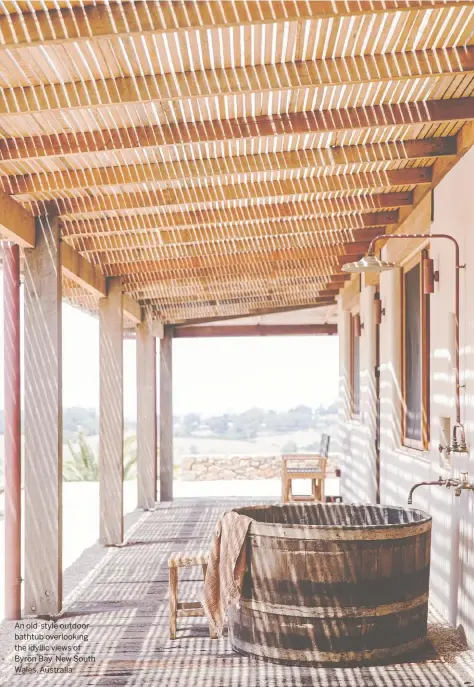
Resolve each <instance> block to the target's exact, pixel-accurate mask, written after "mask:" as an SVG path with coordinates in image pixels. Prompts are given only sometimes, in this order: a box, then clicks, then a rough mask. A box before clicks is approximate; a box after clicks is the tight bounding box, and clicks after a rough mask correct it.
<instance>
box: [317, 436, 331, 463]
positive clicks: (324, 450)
mask: <svg viewBox="0 0 474 687" xmlns="http://www.w3.org/2000/svg"><path fill="white" fill-rule="evenodd" d="M330 442H331V437H330V436H329V434H322V435H321V446H320V448H319V455H320V456H323V458H327V457H328V455H329V444H330Z"/></svg>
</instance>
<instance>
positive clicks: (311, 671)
mask: <svg viewBox="0 0 474 687" xmlns="http://www.w3.org/2000/svg"><path fill="white" fill-rule="evenodd" d="M238 503H239V504H242V501H241V500H239V502H238ZM235 505H237V501H234V502H232V501H230V500H228V499H226V500H221V501H216V500H214V501H205V500H202V499H201V500H199V499H198V500H194V501H193V500H191V499H181V500H177V501H175V502H174V503H171V504H160V505H159V506H158V507H157V509H156V511H154V512H149V513H144V514H143V515H141V517H138V518H137V517H135V522H134V524H132V526H131V527H130V528H129V529H128V533H127V538H126V542H125V545H124V546H123V547H121V548H117V549H108V550H106V551H105V550H104V549H99V547H98V546H97V547H94V548H93V549H91V550H89V551H88V552H86V553H85V554H84V555H85V558H84V560H83V561H82V563H81V564H80V566H81V565H82V572H87V571H88V572H87V574H86V575H85V577H84V579H83V580H82V582H81V583H80V584H79V585H78V586H77V587H76V589H75V590H74V591H73V592H72V594H70V595H69V597H68V599H67V602H66V607H65V610H64V614H63V617H62V618H61V622H75V623H88V624H89V626H90V627H89V630H88V634H89V638H88V641H87V642H86V643H85V644H84V645H83V650H82V653H83V654H84V655H91V656H93V657H94V658H95V662H94V663H86V664H77V665H75V666H73V672H72V673H71V674H42V675H39V674H36V675H34V674H30V675H19V674H15V672H14V668H15V662H14V656H12V655H10V656H7V655H6V654H5V653H4V659H5V661H4V664H3V667H2V669H1V672H0V674H1V679H2V680H3V682H0V684H2V685H5V686H8V687H36V686H38V687H43V686H44V687H52V686H54V687H56V686H58V687H59V686H60V687H65V686H66V685H67V686H68V687H92V686H100V687H152V686H153V687H155V686H157V687H158V686H160V687H240V686H241V685H242V687H244V686H245V687H277V686H278V687H290V686H291V687H293V686H294V687H308V686H309V685H318V686H319V687H329V686H330V687H379V686H381V687H454V686H455V685H456V686H458V685H463V686H464V687H467V686H469V685H472V686H473V687H474V651H469V650H463V649H461V648H459V646H458V638H457V635H456V632H455V631H454V630H452V629H450V628H448V627H446V626H443V624H442V622H440V619H439V618H437V617H436V615H435V614H432V618H431V620H432V623H433V624H432V626H431V636H432V637H433V639H434V640H435V644H436V646H437V647H438V652H437V651H436V650H431V651H430V652H428V653H427V654H426V655H425V656H423V657H421V658H420V660H419V661H418V662H416V663H412V662H410V663H400V664H396V665H391V666H383V667H366V668H351V669H349V668H298V667H285V666H278V665H274V664H271V663H264V662H261V661H257V660H254V659H251V658H246V657H243V656H239V655H237V654H235V653H234V652H233V651H232V649H231V647H230V645H229V643H228V640H227V638H226V637H224V638H222V639H220V640H213V641H211V640H210V639H209V635H208V628H207V624H206V622H205V620H204V619H203V618H183V619H179V621H178V623H179V624H178V637H177V639H176V640H175V641H170V640H169V638H168V568H167V561H168V557H169V555H170V553H171V552H172V551H176V550H183V549H189V550H191V549H200V548H203V547H207V545H208V543H209V540H210V538H211V536H212V532H213V530H214V527H215V523H216V520H217V518H218V516H219V514H220V513H221V512H222V511H224V510H225V509H226V508H229V507H232V506H235ZM88 569H89V570H88ZM70 582H71V580H69V581H68V577H67V576H66V583H67V584H70ZM200 589H201V581H200V571H199V570H195V571H194V570H193V571H184V572H182V574H181V577H180V596H182V597H183V599H184V600H186V599H189V600H192V599H196V598H198V595H199V591H200ZM12 632H13V625H12V624H11V623H4V624H3V626H2V628H1V634H2V635H3V638H4V639H5V638H6V637H7V635H8V636H9V637H10V638H11V635H12ZM0 639H1V638H0ZM16 665H18V664H16Z"/></svg>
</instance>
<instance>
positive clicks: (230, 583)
mask: <svg viewBox="0 0 474 687" xmlns="http://www.w3.org/2000/svg"><path fill="white" fill-rule="evenodd" d="M251 522H252V519H251V518H248V517H247V516H246V515H239V513H236V512H234V511H228V512H227V513H224V515H222V516H221V517H220V518H219V521H218V523H217V529H216V532H215V533H214V537H213V540H212V545H211V550H210V552H209V560H208V564H207V572H206V579H205V582H204V592H203V598H202V605H203V608H204V612H205V614H206V616H207V618H208V620H209V624H210V625H211V627H212V628H213V629H214V630H215V632H216V634H217V636H218V637H220V636H221V635H222V630H223V628H224V623H225V620H226V616H227V610H228V608H229V606H232V605H235V606H238V605H239V601H240V597H241V594H242V584H243V581H244V575H245V571H246V567H247V556H246V553H247V546H246V540H247V533H248V529H249V527H250V523H251Z"/></svg>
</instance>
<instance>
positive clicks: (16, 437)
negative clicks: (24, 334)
mask: <svg viewBox="0 0 474 687" xmlns="http://www.w3.org/2000/svg"><path fill="white" fill-rule="evenodd" d="M3 312H4V376H5V379H4V383H5V390H4V393H5V550H6V552H7V555H6V556H5V618H6V620H19V619H20V618H21V410H20V408H21V371H20V247H19V246H18V245H16V244H12V243H8V242H6V241H5V242H4V243H3Z"/></svg>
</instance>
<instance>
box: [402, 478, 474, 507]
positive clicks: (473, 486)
mask: <svg viewBox="0 0 474 687" xmlns="http://www.w3.org/2000/svg"><path fill="white" fill-rule="evenodd" d="M423 486H438V487H446V488H447V489H450V488H451V487H454V490H455V491H454V495H455V496H461V492H462V491H463V489H467V490H468V491H474V483H472V482H469V478H468V474H467V472H461V477H460V478H459V477H448V478H447V479H443V478H442V477H439V478H438V479H437V480H436V482H419V483H418V484H414V485H413V486H412V488H411V489H410V493H409V494H408V504H409V505H411V504H412V503H413V492H414V491H415V489H418V487H423Z"/></svg>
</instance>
